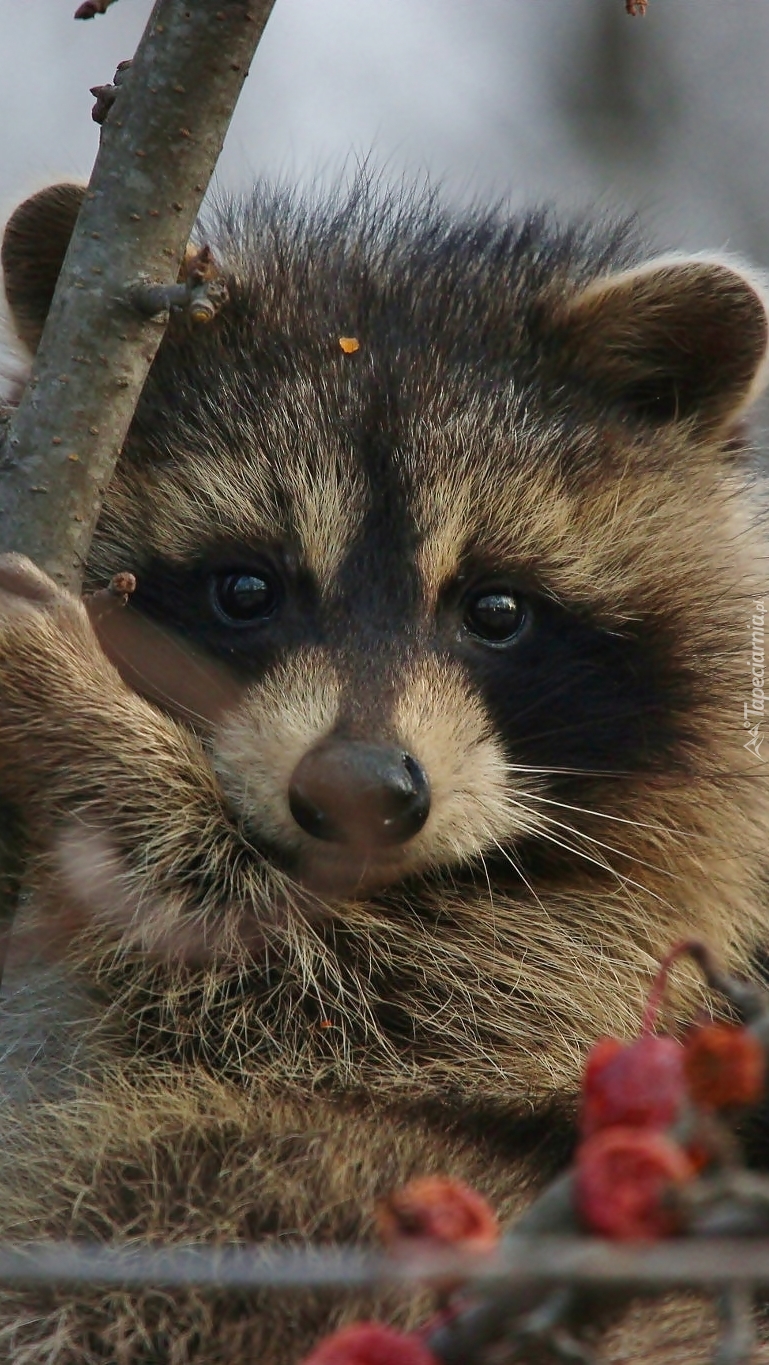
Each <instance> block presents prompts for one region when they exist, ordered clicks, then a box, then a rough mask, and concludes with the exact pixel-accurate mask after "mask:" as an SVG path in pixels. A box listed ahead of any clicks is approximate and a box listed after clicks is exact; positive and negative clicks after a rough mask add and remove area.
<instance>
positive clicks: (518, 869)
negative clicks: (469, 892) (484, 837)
mask: <svg viewBox="0 0 769 1365" xmlns="http://www.w3.org/2000/svg"><path fill="white" fill-rule="evenodd" d="M493 843H494V846H495V848H496V849H497V850H498V852H499V853H501V855H502V857H503V858H504V859H505V862H508V863H509V864H510V866H511V867H512V868H513V870H514V871H515V872H517V874H518V876H519V877H520V879H521V881H522V882H523V884H524V886H525V887H526V888H527V890H528V891H529V892H530V894H531V895H532V896H533V897H534V900H535V901H536V902H537V905H538V906H539V908H540V910H541V911H542V913H543V914H546V913H547V912H546V910H545V907H544V905H543V903H542V901H541V900H540V897H539V896H538V895H537V892H536V891H535V889H534V887H533V886H532V884H531V882H530V881H529V879H528V877H527V876H526V873H525V872H524V870H523V868H522V867H521V865H520V863H519V862H518V860H517V859H516V858H515V857H513V855H512V853H510V852H509V850H508V849H506V848H503V847H502V845H501V844H500V843H499V841H498V840H497V839H494V840H493ZM484 871H485V865H484ZM486 875H487V876H488V873H486Z"/></svg>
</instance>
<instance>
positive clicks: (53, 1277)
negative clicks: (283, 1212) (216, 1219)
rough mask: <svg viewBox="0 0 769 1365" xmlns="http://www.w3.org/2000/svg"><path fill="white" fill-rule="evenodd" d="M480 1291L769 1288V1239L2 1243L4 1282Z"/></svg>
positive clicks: (647, 1291)
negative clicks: (444, 1244)
mask: <svg viewBox="0 0 769 1365" xmlns="http://www.w3.org/2000/svg"><path fill="white" fill-rule="evenodd" d="M447 1276H451V1277H456V1278H457V1279H462V1280H464V1281H466V1283H467V1286H468V1288H471V1289H473V1290H476V1291H478V1290H489V1289H493V1288H498V1289H501V1288H506V1289H508V1290H510V1289H514V1288H518V1287H524V1286H531V1287H537V1288H547V1287H549V1286H554V1285H563V1284H568V1285H572V1286H576V1285H580V1286H588V1287H591V1288H594V1289H622V1290H624V1291H626V1292H628V1293H637V1294H654V1293H659V1294H664V1293H669V1292H670V1291H671V1290H673V1289H713V1288H717V1287H720V1286H724V1285H753V1284H755V1285H769V1238H764V1237H762V1238H751V1239H747V1238H737V1237H733V1238H732V1237H730V1238H721V1237H718V1238H715V1237H714V1238H712V1239H711V1238H681V1239H671V1240H670V1241H665V1242H655V1243H652V1244H649V1245H638V1246H631V1245H618V1244H617V1243H616V1242H608V1241H601V1240H599V1239H597V1238H588V1237H556V1236H539V1237H518V1236H511V1237H508V1238H506V1239H505V1242H504V1246H503V1248H502V1249H501V1250H500V1251H499V1252H498V1253H495V1254H494V1255H492V1256H489V1257H488V1258H483V1259H482V1260H479V1258H478V1257H477V1256H467V1255H456V1254H454V1255H452V1254H443V1253H441V1254H438V1253H430V1254H427V1253H425V1254H424V1255H423V1256H421V1257H419V1258H416V1257H415V1258H414V1259H413V1260H412V1259H408V1260H403V1259H398V1258H396V1257H391V1256H386V1255H384V1254H383V1253H377V1252H371V1253H366V1252H362V1251H358V1250H355V1249H354V1248H350V1249H348V1248H345V1247H328V1248H319V1249H312V1248H310V1247H283V1248H277V1249H276V1248H273V1247H262V1246H259V1245H255V1246H233V1247H213V1246H200V1245H196V1246H184V1245H180V1246H174V1247H157V1246H148V1245H145V1246H142V1245H137V1244H132V1245H131V1246H109V1245H107V1246H104V1245H99V1244H96V1243H94V1244H84V1243H82V1242H78V1243H75V1242H36V1243H24V1244H19V1245H16V1246H14V1245H13V1244H12V1243H7V1242H6V1243H4V1244H3V1245H0V1284H6V1285H10V1284H26V1285H30V1284H54V1283H55V1284H68V1285H91V1284H101V1285H122V1286H124V1287H126V1288H132V1289H137V1288H143V1289H151V1288H153V1287H161V1288H165V1289H180V1288H190V1287H197V1288H204V1289H232V1290H246V1289H275V1290H286V1291H291V1290H297V1291H299V1290H306V1289H335V1290H338V1289H349V1290H351V1291H352V1290H360V1289H363V1288H368V1289H375V1288H381V1287H382V1286H386V1285H401V1286H404V1285H405V1286H410V1285H414V1284H416V1283H422V1284H430V1283H433V1282H439V1281H440V1280H442V1279H445V1278H446V1277H447Z"/></svg>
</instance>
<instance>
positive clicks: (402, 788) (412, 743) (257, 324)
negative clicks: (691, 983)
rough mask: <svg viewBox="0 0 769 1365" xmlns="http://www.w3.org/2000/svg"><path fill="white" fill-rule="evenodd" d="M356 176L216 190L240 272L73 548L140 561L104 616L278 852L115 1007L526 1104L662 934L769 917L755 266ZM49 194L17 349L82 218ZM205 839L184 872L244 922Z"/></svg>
mask: <svg viewBox="0 0 769 1365" xmlns="http://www.w3.org/2000/svg"><path fill="white" fill-rule="evenodd" d="M49 193H50V192H49ZM54 197H55V196H54ZM69 197H70V198H71V197H72V196H71V194H70V195H69ZM67 199H68V195H67V194H64V195H63V196H62V194H61V192H59V193H58V200H57V203H58V207H59V209H61V207H62V204H63V205H64V210H66V202H67ZM59 201H60V202H59ZM337 208H338V211H335V210H333V209H332V210H329V211H326V212H322V213H318V214H317V215H313V213H311V212H305V211H304V210H302V209H297V208H296V207H295V206H294V207H292V206H290V205H289V206H288V207H287V206H286V204H285V203H283V202H281V201H277V202H272V203H263V202H261V201H255V204H254V205H252V206H251V207H250V208H249V209H247V210H246V211H245V212H244V213H241V214H233V215H232V217H231V218H230V219H227V218H226V217H225V219H224V221H220V222H219V224H218V226H217V229H216V236H215V238H214V250H215V253H217V254H218V255H219V257H220V259H221V260H222V261H223V262H224V264H225V268H226V269H227V271H228V272H230V279H229V287H230V303H229V305H228V306H227V308H226V309H225V310H224V311H223V312H222V314H221V315H220V316H219V318H218V319H217V321H216V322H215V323H213V324H211V326H210V327H208V328H206V329H203V330H198V331H195V330H189V331H188V330H186V329H185V327H184V325H183V324H181V323H176V322H174V321H173V320H172V323H171V326H170V327H169V331H168V333H167V336H166V339H165V340H164V343H163V345H162V347H161V349H160V352H159V354H158V358H157V360H156V362H155V364H154V365H153V368H152V371H151V375H150V379H149V381H148V384H147V387H146V389H145V393H144V395H143V397H142V401H141V404H140V406H139V409H138V411H137V415H136V418H135V420H134V423H133V426H132V429H131V432H130V434H129V438H128V441H127V444H126V448H125V451H124V455H123V457H122V459H121V461H120V464H119V466H118V470H117V473H116V477H115V480H114V482H113V485H112V486H111V487H110V490H109V493H108V497H107V499H106V502H105V506H104V510H103V514H102V518H101V521H100V524H99V527H98V530H97V535H96V539H95V542H94V546H93V551H92V557H91V563H90V565H89V574H88V578H89V586H99V585H102V584H103V583H104V582H105V581H106V580H107V579H109V577H110V576H111V575H112V574H113V573H115V572H116V571H118V570H132V571H133V572H134V573H135V574H136V577H137V582H138V587H137V591H136V594H135V597H134V599H133V600H132V604H131V605H130V606H129V608H128V609H127V610H125V611H116V612H113V613H111V614H107V615H106V616H103V617H102V618H101V619H100V621H99V624H98V628H99V630H100V633H101V638H102V642H103V644H104V646H105V648H106V650H107V652H108V653H110V654H111V656H112V658H113V659H114V661H115V662H116V663H117V665H118V666H119V668H120V669H121V671H122V673H123V675H124V677H125V678H126V680H127V681H128V682H129V683H130V684H131V685H132V686H134V687H135V688H136V689H137V690H139V691H141V692H143V693H144V694H145V695H146V696H148V697H149V698H150V699H151V700H153V701H154V702H156V703H157V704H158V705H159V706H161V707H162V708H164V709H165V710H167V711H169V712H170V713H171V714H173V715H175V716H176V717H179V718H181V719H182V720H183V721H184V722H185V723H186V724H188V725H189V726H191V727H192V728H193V729H194V730H196V731H197V732H198V733H199V735H200V737H201V739H202V742H203V744H204V746H205V750H206V753H207V755H208V757H209V759H210V763H211V765H212V768H213V770H214V771H215V773H216V775H217V778H218V782H219V786H220V788H221V790H222V791H223V793H224V794H225V798H226V800H227V802H228V804H229V808H230V811H231V814H232V818H233V820H234V821H235V822H237V824H238V825H239V826H240V829H241V830H242V833H243V835H244V849H245V852H246V854H248V848H249V847H250V849H252V850H253V851H254V852H255V853H256V854H257V855H258V856H257V857H256V858H253V859H251V858H250V857H249V858H247V861H248V867H249V869H253V870H254V875H253V879H252V882H249V887H251V886H252V887H253V904H251V903H249V904H248V905H246V906H245V907H244V906H241V905H238V906H235V907H234V910H235V916H234V920H235V923H236V927H235V931H234V933H233V937H232V942H233V943H234V945H235V946H234V948H233V949H232V953H230V946H229V945H230V939H229V938H227V939H226V942H225V943H224V946H223V947H222V955H221V960H220V958H219V957H217V956H216V955H215V960H214V962H213V963H212V965H211V969H210V972H209V974H208V975H206V974H205V973H204V974H203V979H202V980H199V979H198V977H197V976H196V975H195V972H194V971H193V972H192V973H191V975H190V977H189V978H187V977H186V976H185V974H184V969H183V965H182V968H180V973H181V974H180V976H179V977H178V978H174V983H173V987H172V989H170V990H166V988H165V984H164V982H165V981H166V978H165V976H164V974H163V971H161V972H160V977H159V984H158V985H157V990H156V985H155V983H154V977H153V976H152V970H151V969H148V970H149V981H146V980H145V982H144V985H143V986H142V991H143V992H144V995H141V994H140V995H139V996H131V998H130V1002H129V1005H128V1006H127V1008H128V1009H129V1012H130V1017H131V1020H132V1026H133V1021H134V1020H138V1019H139V1018H140V1016H141V1017H143V1013H142V1012H144V1014H146V1015H147V1018H148V1027H149V1030H150V1033H152V1031H153V1030H155V1032H154V1033H152V1036H153V1044H152V1045H153V1046H157V1045H158V1044H157V1038H156V1035H157V1033H158V1026H157V1020H158V1018H161V1019H162V1020H163V1027H162V1029H160V1033H161V1034H162V1037H163V1038H164V1039H165V1038H168V1037H176V1038H177V1039H181V1040H187V1039H190V1040H192V1039H194V1040H196V1041H195V1042H194V1044H193V1043H191V1044H190V1045H191V1046H195V1047H198V1048H200V1049H202V1051H203V1052H204V1054H205V1055H206V1056H207V1057H210V1058H212V1059H213V1061H214V1062H215V1065H216V1066H217V1067H218V1068H227V1067H234V1068H235V1070H236V1071H237V1072H238V1074H242V1073H243V1071H246V1072H247V1071H248V1066H249V1064H250V1063H249V1062H248V1059H249V1058H252V1059H253V1058H257V1059H258V1061H259V1065H260V1066H262V1065H263V1064H264V1060H265V1058H267V1057H272V1058H275V1059H276V1065H278V1066H279V1067H280V1068H281V1075H285V1072H286V1069H287V1068H288V1069H289V1070H290V1071H291V1074H292V1075H299V1074H310V1075H312V1076H313V1077H314V1078H316V1079H317V1077H318V1076H321V1075H329V1074H331V1075H333V1076H334V1077H337V1078H339V1077H340V1076H341V1077H343V1079H344V1083H345V1084H349V1082H350V1078H351V1076H352V1077H353V1078H354V1083H355V1085H356V1086H357V1085H363V1086H364V1087H369V1088H374V1089H379V1090H380V1091H383V1092H386V1093H387V1094H388V1095H392V1094H393V1093H395V1088H397V1087H398V1086H402V1085H405V1086H406V1087H407V1088H408V1091H409V1093H410V1094H411V1093H413V1090H414V1087H416V1090H417V1092H418V1093H419V1094H420V1095H421V1096H424V1095H425V1094H427V1093H428V1092H429V1091H430V1089H431V1088H432V1089H433V1091H434V1092H435V1093H436V1094H438V1095H441V1096H443V1095H444V1094H445V1093H448V1091H451V1092H452V1093H454V1092H456V1091H461V1092H462V1093H464V1094H465V1095H469V1094H471V1093H474V1094H476V1095H482V1096H484V1097H487V1098H488V1097H489V1096H492V1097H495V1099H499V1098H501V1099H502V1101H503V1102H504V1103H505V1104H508V1103H510V1102H512V1100H516V1102H517V1101H520V1102H522V1103H525V1104H527V1105H528V1104H529V1103H530V1102H531V1099H532V1097H536V1096H537V1095H539V1096H543V1095H545V1096H551V1095H552V1094H553V1093H554V1092H558V1091H563V1090H564V1089H565V1088H568V1087H569V1086H572V1085H573V1084H574V1078H575V1075H576V1073H577V1067H578V1063H579V1052H580V1048H581V1047H582V1046H583V1045H584V1043H585V1041H586V1040H588V1039H592V1038H594V1037H595V1036H596V1035H597V1034H599V1033H600V1032H602V1031H607V1030H610V1031H612V1032H616V1031H617V1030H620V1029H621V1028H622V1027H623V1026H624V1027H627V1028H628V1029H633V1028H634V1027H636V1025H637V1011H638V1006H639V1001H640V999H641V995H642V993H643V991H644V989H645V985H646V980H647V976H648V972H649V971H650V970H651V969H652V967H653V964H654V962H655V959H656V958H657V957H658V956H659V955H660V954H661V953H662V952H664V951H665V949H666V948H667V947H668V946H669V944H670V942H671V940H672V939H674V938H676V937H679V936H681V935H683V934H690V933H692V932H697V933H699V934H701V935H702V936H704V937H707V938H708V939H709V941H710V942H711V944H712V945H713V947H714V949H715V950H716V951H721V952H723V953H725V954H731V955H732V957H733V959H736V958H738V957H739V955H740V953H743V954H745V953H747V951H748V950H749V947H750V944H751V942H752V941H755V939H756V937H757V936H759V935H760V934H761V933H763V925H764V920H765V911H764V903H763V902H764V896H765V888H764V885H763V882H762V878H763V876H764V873H765V862H766V853H765V850H766V838H767V833H768V832H769V810H768V809H767V799H766V783H765V781H762V780H761V779H762V778H763V777H764V773H763V771H762V768H761V765H760V763H757V761H756V755H755V754H753V755H750V754H746V751H745V748H744V744H745V738H746V736H745V730H744V728H743V725H744V704H745V703H746V702H747V701H748V700H749V698H750V696H751V679H752V674H751V671H750V667H749V662H750V660H749V646H750V642H751V622H752V617H753V613H754V597H760V598H763V584H764V583H765V581H766V562H765V561H766V550H765V536H764V533H763V532H762V530H761V527H760V518H759V517H757V516H756V515H755V512H754V510H753V506H754V501H755V500H754V498H753V493H752V490H751V487H750V474H749V470H748V465H747V456H746V454H745V451H744V449H743V448H742V443H741V442H740V440H739V439H738V421H739V418H740V415H741V414H742V412H743V411H744V410H745V409H746V407H747V406H748V405H749V404H750V402H751V400H752V399H753V397H754V396H755V395H756V394H757V393H758V392H759V390H760V389H761V387H762V384H763V377H764V368H765V357H766V351H767V314H766V308H765V304H764V296H763V292H762V288H761V286H760V284H758V283H757V282H756V281H755V280H754V279H753V278H752V277H751V276H749V275H748V274H746V273H745V272H744V271H743V270H742V269H741V268H739V267H736V266H734V265H732V264H730V263H728V262H723V261H714V260H707V259H698V258H691V259H679V258H669V259H661V260H658V261H656V262H654V261H653V262H651V263H650V264H648V265H645V266H637V265H634V264H633V263H632V258H631V252H630V249H629V248H628V247H627V245H626V244H625V243H624V238H623V234H622V233H615V234H613V235H612V234H608V235H607V234H603V235H601V234H600V233H599V234H590V233H588V232H584V231H567V232H560V231H558V230H556V228H554V227H553V225H552V224H550V223H549V222H548V221H547V220H536V219H532V220H524V221H523V222H518V223H513V224H512V225H506V224H504V223H499V222H498V221H497V220H495V219H488V220H485V219H480V218H479V219H474V220H470V221H466V222H464V223H459V224H458V225H457V224H452V223H451V222H450V221H449V222H447V221H444V220H443V219H442V218H441V217H440V215H436V214H435V213H434V212H433V211H432V210H431V209H429V208H426V209H422V208H421V207H419V206H416V207H413V208H408V207H407V208H405V209H403V210H402V211H400V213H398V212H396V213H395V214H392V213H390V211H389V210H383V209H382V208H381V206H380V207H379V208H377V206H376V205H375V204H374V205H372V204H371V202H369V203H368V204H367V203H366V202H365V200H361V201H358V202H355V201H351V202H350V203H349V204H347V205H344V206H341V207H339V206H337ZM63 216H64V217H66V216H67V215H66V211H63ZM34 218H35V211H34V201H33V207H32V208H31V209H29V210H28V209H27V206H24V209H23V211H20V216H19V217H18V219H14V220H12V224H11V229H9V235H8V234H7V236H6V246H5V247H4V264H5V266H6V271H7V286H6V287H7V292H8V297H9V301H10V303H11V305H12V308H13V310H14V312H15V314H16V321H17V327H18V330H19V333H20V335H22V336H23V337H24V338H25V339H26V340H27V342H28V344H29V345H31V346H33V345H34V342H35V339H36V336H37V334H38V333H39V330H40V327H41V326H42V322H43V320H44V317H45V311H46V308H47V306H48V301H49V299H50V292H51V289H52V287H53V282H54V280H55V269H53V267H52V265H51V261H52V259H53V257H54V256H58V259H60V257H61V254H62V253H61V251H59V252H57V251H56V250H54V248H55V246H56V243H57V241H58V240H59V237H61V236H64V237H66V234H65V233H64V232H63V229H62V232H60V233H59V234H58V236H57V231H55V230H54V228H55V223H54V225H53V227H52V225H51V223H50V221H48V222H47V225H46V231H45V233H44V241H45V245H46V251H47V252H48V254H46V252H43V253H42V254H41V253H40V252H39V251H37V250H36V249H35V247H34V234H32V236H30V231H29V223H30V219H34ZM70 218H71V215H70ZM70 225H71V224H70ZM9 244H10V245H9ZM41 260H42V266H41ZM43 266H45V269H43V268H42V267H43ZM342 337H347V338H350V337H354V338H355V339H356V341H357V343H358V345H357V349H352V350H351V349H350V348H349V347H348V348H347V350H345V349H343V348H342V347H341V346H340V338H342ZM205 857H206V850H200V854H199V856H198V851H197V850H194V849H193V850H191V852H190V864H189V867H188V868H185V878H186V880H185V886H184V892H185V895H189V894H192V895H193V897H194V895H199V898H200V904H201V906H202V907H203V909H204V911H205V912H206V914H207V913H208V912H209V911H210V912H211V918H212V920H213V921H214V922H215V923H216V924H219V923H220V922H222V921H225V920H226V921H227V924H228V925H229V922H230V921H229V919H227V914H226V912H227V910H228V907H226V906H225V907H224V908H222V907H221V905H220V901H219V899H216V901H215V903H212V902H211V899H210V897H209V899H208V900H207V899H206V896H207V894H208V892H207V887H208V885H209V881H208V880H207V867H206V863H205ZM215 872H216V875H215V876H214V878H213V884H214V885H215V887H216V891H217V897H218V896H219V895H220V892H221V885H222V879H224V880H225V881H226V877H227V871H226V869H225V870H224V871H222V869H221V868H217V869H215ZM191 882H194V886H193V887H192V892H191V893H190V883H191ZM185 904H187V901H185ZM276 906H277V907H278V911H277V913H276V912H275V907H276ZM307 906H310V907H311V909H312V911H313V914H306V913H305V911H306V908H307ZM142 908H144V904H143V903H142ZM284 908H285V909H286V911H287V913H286V914H285V915H283V910H284ZM243 910H245V912H246V914H245V915H243V914H242V911H243ZM159 913H160V918H161V919H164V916H165V907H163V906H161V907H160V912H159ZM175 915H176V909H175V907H174V906H171V907H170V908H169V921H170V922H171V923H172V924H173V925H174V926H175V925H176V920H175V918H174V916H175ZM239 917H240V918H239ZM241 920H246V921H248V923H249V924H250V925H251V926H253V925H257V926H258V934H260V935H261V936H262V937H261V938H260V939H259V951H258V952H255V951H254V950H253V941H252V940H246V941H245V945H244V941H243V939H241V938H239V937H238V935H239V934H240V924H241ZM164 922H165V920H164ZM220 938H222V939H224V938H225V935H224V934H222V935H220ZM218 941H219V940H217V943H218ZM217 951H218V949H217ZM99 952H100V953H101V948H99ZM228 954H229V956H228ZM232 954H234V958H233V955H232ZM99 960H100V961H101V957H100V959H99ZM120 960H122V959H120ZM118 966H119V963H118ZM140 970H143V969H142V968H140ZM118 976H119V982H120V983H122V977H120V975H119V973H118ZM118 989H122V984H120V985H119V987H118ZM147 1002H149V1003H147ZM327 1025H328V1027H326V1026H327ZM179 1045H180V1046H181V1045H182V1044H181V1043H180V1044H179ZM185 1045H186V1043H185ZM287 1058H288V1059H289V1060H288V1061H287V1060H286V1059H287Z"/></svg>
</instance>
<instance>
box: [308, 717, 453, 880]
mask: <svg viewBox="0 0 769 1365" xmlns="http://www.w3.org/2000/svg"><path fill="white" fill-rule="evenodd" d="M288 802H289V807H290V810H291V814H292V815H293V817H294V819H295V820H296V822H297V824H298V825H299V826H300V828H301V829H303V830H304V831H305V833H306V834H309V835H311V836H312V837H313V838H314V839H319V840H322V841H323V842H326V843H332V844H341V845H344V846H345V847H346V849H348V850H349V852H350V853H351V854H352V855H353V856H358V857H363V858H365V857H370V856H371V855H372V854H374V855H375V854H376V853H377V852H378V851H379V850H382V849H391V848H393V847H397V846H398V845H400V844H404V843H406V842H407V841H408V840H409V839H412V838H413V837H414V835H415V834H418V833H419V831H420V829H422V827H423V825H424V823H425V821H426V820H427V817H428V815H429V813H430V786H429V782H428V780H427V774H426V773H425V771H424V769H423V767H422V765H421V764H420V763H418V762H417V760H416V759H415V758H413V757H412V755H411V754H408V753H405V752H404V751H403V750H402V749H397V748H394V747H390V746H387V745H382V744H367V743H364V742H363V741H360V740H351V739H341V738H337V737H332V738H330V739H328V740H325V741H324V742H322V743H321V744H317V745H315V746H314V747H313V748H312V749H310V750H308V752H307V753H306V754H304V756H303V757H302V758H301V759H300V761H299V762H298V763H297V765H296V768H295V769H294V772H293V775H292V778H291V781H290V784H289V790H288Z"/></svg>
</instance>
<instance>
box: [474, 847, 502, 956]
mask: <svg viewBox="0 0 769 1365" xmlns="http://www.w3.org/2000/svg"><path fill="white" fill-rule="evenodd" d="M494 843H495V844H496V843H497V841H496V839H495V840H494ZM497 847H499V845H498V844H497ZM478 856H479V858H480V861H481V867H482V868H483V875H484V877H485V878H486V885H487V887H488V891H489V911H490V913H491V936H492V942H493V944H494V954H495V956H496V951H497V912H496V907H495V905H494V893H493V892H492V889H491V877H490V876H489V869H488V867H487V866H486V859H485V858H484V856H483V854H482V853H479V855H478Z"/></svg>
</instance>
